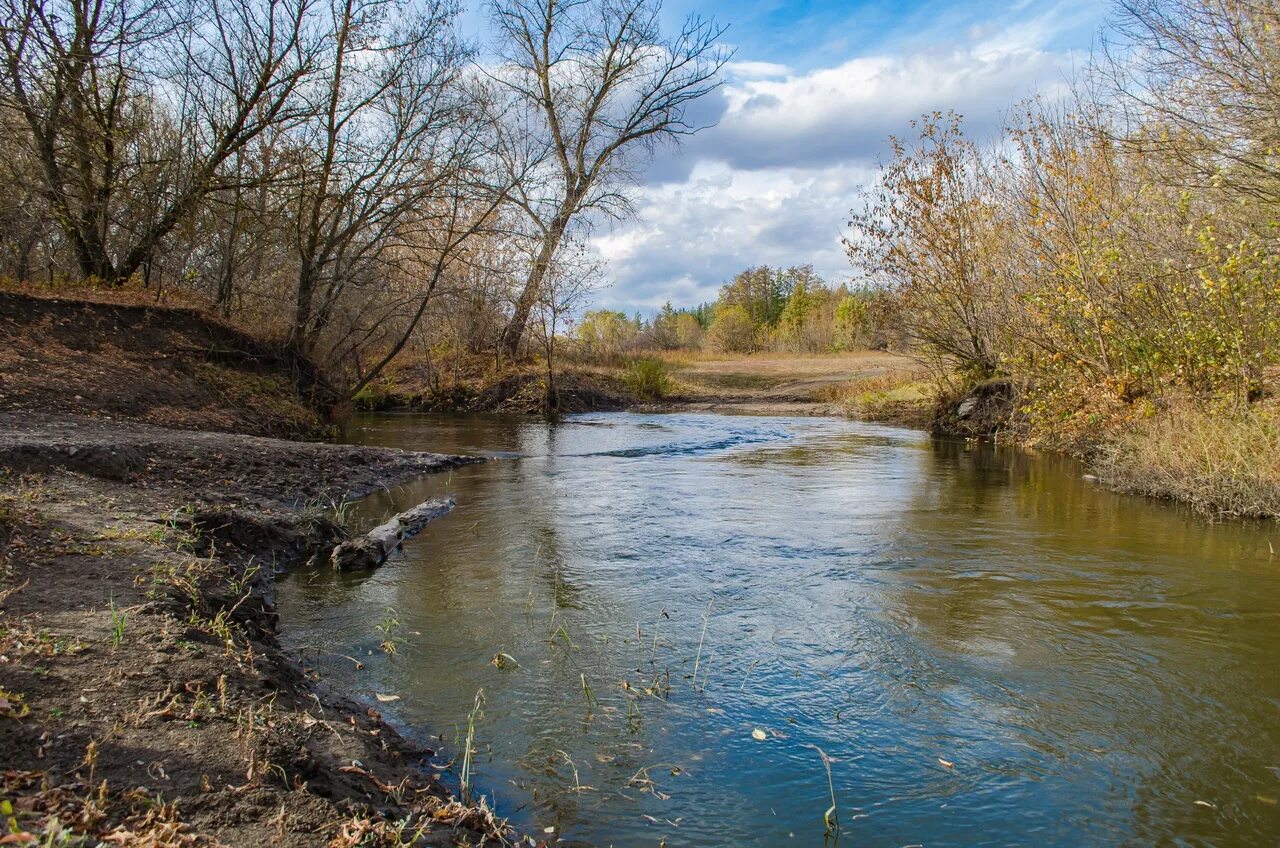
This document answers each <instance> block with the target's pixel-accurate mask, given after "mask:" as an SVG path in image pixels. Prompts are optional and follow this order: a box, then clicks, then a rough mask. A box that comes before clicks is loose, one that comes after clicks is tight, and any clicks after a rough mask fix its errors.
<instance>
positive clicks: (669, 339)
mask: <svg viewBox="0 0 1280 848" xmlns="http://www.w3.org/2000/svg"><path fill="white" fill-rule="evenodd" d="M881 295H882V293H881V292H879V291H878V290H876V289H874V288H871V287H865V286H864V287H859V288H853V287H851V286H850V284H849V283H848V282H842V283H840V284H838V285H833V284H831V283H828V282H827V281H826V280H824V279H823V278H822V277H821V276H820V275H818V274H817V273H815V272H814V269H813V266H812V265H797V266H792V267H789V268H773V267H770V266H768V265H760V266H756V267H752V268H748V269H746V270H744V271H740V272H739V273H737V274H735V275H734V277H733V279H731V280H730V281H729V282H727V283H725V284H724V285H723V286H721V287H720V291H719V294H718V297H717V298H716V300H714V301H712V302H710V303H702V304H699V305H698V306H695V307H682V308H679V309H677V308H675V307H673V306H672V305H671V304H670V303H667V304H665V305H664V306H663V307H662V309H660V310H659V311H658V312H657V314H655V315H654V316H653V317H652V318H650V319H647V320H646V319H645V318H644V317H642V316H641V315H639V314H637V315H635V316H631V317H628V316H627V315H626V313H624V312H618V311H616V310H610V309H598V310H594V311H591V312H587V313H586V314H585V315H583V317H582V320H581V321H580V322H579V323H578V324H577V326H576V328H575V331H576V336H577V342H578V346H579V348H578V352H579V353H580V354H582V355H585V356H587V357H588V358H593V359H603V360H617V359H621V358H625V357H626V356H628V355H632V354H635V353H638V352H640V351H654V350H682V351H688V352H694V351H711V352H714V353H730V354H740V353H754V352H759V351H772V352H787V353H839V352H842V351H850V350H860V349H866V348H872V347H875V348H884V347H886V346H888V345H889V344H890V343H891V341H892V339H893V333H892V332H891V328H890V327H888V326H887V325H885V324H883V323H882V320H881V319H882V317H883V315H884V310H883V309H882V308H881V303H882V300H883V298H882V296H881Z"/></svg>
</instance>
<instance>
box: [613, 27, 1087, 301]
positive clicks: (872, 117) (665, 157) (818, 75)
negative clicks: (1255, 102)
mask: <svg viewBox="0 0 1280 848" xmlns="http://www.w3.org/2000/svg"><path fill="white" fill-rule="evenodd" d="M1055 15H1060V13H1059V12H1058V10H1057V9H1055V10H1052V12H1051V14H1049V15H1042V16H1040V17H1037V18H1033V19H1031V20H1028V21H1021V22H1017V23H1012V24H1010V25H1008V26H1006V27H1000V26H997V25H995V24H991V23H987V24H985V25H983V26H981V27H970V28H969V29H967V30H965V31H964V32H963V33H962V34H961V36H960V37H958V38H953V39H950V40H948V41H946V42H945V43H933V44H929V45H926V46H917V47H915V48H913V49H904V50H900V51H879V52H877V53H875V54H872V55H861V56H856V57H853V58H851V59H848V60H847V61H844V62H842V63H840V64H838V65H835V66H833V67H826V68H817V69H813V70H810V71H806V72H803V73H796V72H794V71H793V70H792V69H791V68H790V67H789V66H787V65H784V64H780V63H777V62H764V61H754V60H751V59H750V58H744V57H743V56H742V53H743V51H742V50H741V49H740V50H739V54H738V56H737V57H735V61H734V62H731V63H730V64H729V65H728V66H727V67H726V69H725V80H726V82H725V84H724V85H723V86H722V87H721V88H720V89H719V90H718V91H717V92H716V93H715V95H713V96H711V97H708V98H706V99H705V100H704V102H702V103H700V104H698V109H699V110H700V111H699V114H698V115H696V116H695V117H696V118H697V119H698V120H701V121H703V122H705V123H714V126H712V127H711V128H710V129H707V130H704V131H703V132H701V133H699V134H698V135H696V136H694V137H693V138H692V139H689V140H688V141H687V142H686V144H685V145H684V147H683V148H682V149H681V150H679V151H664V152H663V153H662V154H660V155H659V157H658V158H657V159H656V160H655V161H654V162H653V163H652V165H651V166H650V167H649V168H648V169H647V171H646V172H645V174H644V178H643V184H642V186H641V187H640V191H639V192H638V196H637V203H636V208H637V215H636V217H635V218H634V219H630V220H628V221H625V222H622V223H620V224H614V225H613V226H611V227H605V228H601V229H600V230H598V231H597V232H595V233H594V235H593V237H592V239H591V243H592V245H593V247H594V249H595V250H596V251H597V252H598V253H599V255H600V256H601V257H602V258H604V259H605V260H607V262H608V276H609V277H611V278H612V279H613V280H614V285H613V286H611V287H610V288H609V289H607V290H605V291H603V292H600V293H599V294H598V295H597V297H596V303H597V304H598V305H607V306H610V307H614V308H621V309H625V310H627V311H635V310H639V311H642V312H649V311H652V310H653V309H656V308H657V307H659V306H660V305H661V304H662V303H664V302H666V301H668V300H670V301H672V302H673V303H676V304H677V305H691V304H694V303H697V302H700V301H703V300H711V299H713V298H714V297H715V294H716V290H717V289H718V287H719V285H720V284H721V283H722V282H724V281H725V280H726V279H728V278H729V277H731V276H732V275H733V274H734V273H735V272H736V271H738V270H740V269H742V268H745V267H748V266H750V265H757V264H766V263H767V264H772V265H792V264H801V263H812V264H813V265H814V266H815V267H816V268H817V269H818V270H819V272H820V273H822V274H823V275H824V276H825V277H827V278H828V279H830V280H840V279H845V278H847V277H848V276H849V271H848V265H847V262H846V260H845V258H844V253H843V250H842V249H841V247H840V235H841V233H842V231H843V228H844V222H845V220H846V219H847V215H848V212H849V210H850V209H851V208H852V207H853V206H854V205H855V204H856V203H857V198H858V191H859V188H860V187H861V186H862V185H864V184H866V183H867V182H868V181H869V180H870V179H871V178H872V177H873V176H874V172H875V167H876V164H877V161H878V159H879V157H881V156H882V155H883V154H884V152H885V150H886V142H887V139H888V137H889V136H891V135H895V134H896V135H905V134H906V133H908V132H909V122H910V121H911V120H912V119H914V118H917V117H919V116H920V115H921V114H922V113H924V112H929V111H934V110H939V111H946V110H948V109H954V110H955V111H957V112H960V113H961V114H963V115H964V116H965V122H966V126H967V128H968V129H969V131H970V132H972V133H973V134H974V135H975V136H976V137H979V138H982V137H992V136H993V135H994V133H995V132H996V131H997V128H998V126H999V122H1000V120H1001V118H1002V117H1003V115H1004V114H1005V113H1006V112H1008V111H1009V109H1010V108H1011V107H1012V106H1013V105H1014V104H1015V103H1016V102H1017V101H1018V100H1019V99H1021V98H1023V97H1025V96H1027V95H1029V94H1031V93H1034V92H1037V91H1038V92H1041V93H1045V92H1048V91H1051V90H1052V89H1054V88H1056V87H1058V86H1061V85H1063V84H1064V83H1065V82H1066V80H1067V79H1068V77H1069V76H1070V74H1071V69H1072V66H1073V65H1074V64H1077V63H1078V57H1077V56H1076V55H1075V54H1073V53H1071V52H1070V51H1068V50H1059V49H1046V48H1045V47H1043V46H1042V45H1043V44H1045V43H1049V42H1051V41H1052V39H1053V36H1054V33H1055V28H1054V26H1053V24H1054V22H1055Z"/></svg>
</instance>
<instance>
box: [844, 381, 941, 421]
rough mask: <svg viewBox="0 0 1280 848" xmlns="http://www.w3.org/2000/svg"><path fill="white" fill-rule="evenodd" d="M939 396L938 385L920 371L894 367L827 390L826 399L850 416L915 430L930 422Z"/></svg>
mask: <svg viewBox="0 0 1280 848" xmlns="http://www.w3.org/2000/svg"><path fill="white" fill-rule="evenodd" d="M937 395H938V388H937V386H936V385H935V383H934V382H933V381H932V380H930V379H928V378H927V377H926V376H925V374H924V373H923V371H921V370H920V369H918V368H895V369H892V370H887V371H884V372H882V373H879V374H873V375H870V376H866V377H860V378H858V379H855V380H850V381H849V382H847V383H843V384H840V385H836V386H831V387H830V388H829V389H828V390H827V398H828V399H829V400H830V401H832V402H833V403H837V404H839V405H840V406H841V407H842V408H843V409H844V410H845V412H846V413H847V414H848V415H849V416H850V417H853V418H862V419H866V420H869V421H887V422H891V423H894V424H905V425H908V426H913V427H923V426H925V425H927V424H928V423H929V417H930V415H931V414H932V412H933V407H934V403H935V401H936V398H937Z"/></svg>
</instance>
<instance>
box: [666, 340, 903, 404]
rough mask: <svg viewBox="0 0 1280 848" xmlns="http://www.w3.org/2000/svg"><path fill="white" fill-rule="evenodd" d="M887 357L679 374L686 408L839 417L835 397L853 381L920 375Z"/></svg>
mask: <svg viewBox="0 0 1280 848" xmlns="http://www.w3.org/2000/svg"><path fill="white" fill-rule="evenodd" d="M918 367H919V366H918V365H917V363H916V362H915V361H914V360H911V359H909V358H907V357H905V356H899V355H897V354H893V353H886V352H883V351H858V352H855V353H847V354H818V355H807V356H806V355H787V354H754V355H751V356H740V357H723V358H713V357H708V358H704V359H697V360H693V361H690V362H687V363H684V364H683V365H682V366H681V367H679V368H677V369H676V370H675V372H674V377H675V379H676V380H677V382H678V383H679V398H678V403H679V405H680V406H681V407H682V408H687V409H698V410H705V411H709V412H723V413H741V414H756V415H762V414H767V415H839V414H841V413H842V411H843V410H842V408H841V407H840V406H839V405H838V404H836V403H835V402H834V401H835V397H834V391H833V390H835V389H837V388H839V387H840V386H841V385H843V384H845V383H848V382H850V381H852V380H859V379H866V378H873V377H880V376H882V375H885V374H889V373H891V372H898V371H904V372H911V371H915V370H917V369H918Z"/></svg>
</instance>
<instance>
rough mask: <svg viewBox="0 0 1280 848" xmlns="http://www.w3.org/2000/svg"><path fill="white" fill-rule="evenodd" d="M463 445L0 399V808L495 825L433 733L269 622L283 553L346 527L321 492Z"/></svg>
mask: <svg viewBox="0 0 1280 848" xmlns="http://www.w3.org/2000/svg"><path fill="white" fill-rule="evenodd" d="M468 461H471V460H469V459H467V458H465V457H454V456H441V455H437V454H430V453H418V452H407V451H395V450H386V449H378V448H357V447H348V446H338V445H325V444H307V443H296V442H288V441H282V440H277V439H270V438H258V437H252V436H243V435H234V434H225V433H212V432H184V431H178V430H172V429H166V428H160V427H154V426H149V425H145V424H139V423H136V422H124V421H112V420H103V419H92V418H86V417H80V416H71V415H64V414H39V413H30V412H24V413H4V414H0V467H2V468H4V469H5V471H4V472H3V476H2V477H0V690H2V691H0V761H3V762H4V763H5V770H4V772H3V776H2V778H0V779H2V780H3V787H2V788H0V798H3V800H4V801H5V802H6V806H5V808H4V809H5V815H6V816H7V817H8V818H9V819H10V821H9V823H8V824H9V828H10V829H11V830H13V829H16V832H19V833H26V834H31V835H32V836H33V837H35V838H37V839H39V840H40V841H41V842H43V841H44V840H46V839H48V840H51V841H57V840H58V839H60V838H63V835H64V834H74V835H79V836H87V837H89V838H90V839H92V840H103V841H107V842H112V841H115V842H120V843H122V844H148V845H158V846H159V845H164V846H168V845H218V844H221V845H236V846H240V845H268V844H285V845H291V846H292V845H314V846H355V845H367V844H375V845H381V844H401V843H400V842H399V841H397V840H398V839H399V838H401V837H405V838H406V839H407V838H408V837H410V836H412V835H413V834H414V833H417V832H418V831H421V832H422V840H423V844H438V845H454V844H479V843H481V842H484V841H485V840H489V843H488V844H495V843H500V842H501V840H502V839H503V838H504V832H505V831H504V828H503V827H502V826H501V824H500V823H498V822H496V821H495V820H494V819H493V818H492V816H491V815H490V814H489V813H488V812H487V811H486V810H484V809H482V808H468V807H465V806H463V805H461V804H460V803H458V802H457V801H456V800H454V799H453V798H451V796H450V795H449V793H448V792H447V790H446V789H445V788H444V787H443V786H442V784H441V783H440V782H439V780H438V778H437V777H436V776H435V775H436V773H437V772H438V767H437V766H436V765H434V762H435V761H434V760H433V758H432V755H433V752H432V751H429V750H425V749H422V748H419V747H417V746H415V745H413V744H411V743H409V742H408V741H406V740H405V739H403V738H402V737H401V736H400V735H399V734H397V733H396V732H395V730H394V729H393V728H391V727H389V726H388V725H387V724H386V723H384V722H383V721H382V718H381V715H380V714H379V712H378V710H377V707H376V704H369V703H357V702H354V701H352V700H349V699H348V698H347V697H346V696H345V695H344V694H343V693H339V692H335V691H333V690H330V689H328V688H327V687H326V684H325V681H324V680H323V679H321V678H320V677H319V675H318V674H317V673H316V671H315V670H314V669H312V668H309V667H307V666H305V665H303V664H301V663H299V662H298V661H297V660H295V659H294V658H292V657H290V656H287V655H286V654H285V653H284V652H283V651H282V650H281V648H280V645H279V642H278V641H277V638H276V628H277V624H278V622H277V616H276V613H275V608H274V599H273V598H274V578H275V571H276V570H277V569H287V568H290V567H294V566H297V565H300V564H302V563H304V562H306V561H307V560H308V559H309V558H310V557H312V556H316V555H323V554H324V552H325V551H326V550H327V549H328V547H329V546H331V545H332V544H333V543H334V541H336V539H338V538H339V537H340V536H341V535H342V531H341V529H340V528H338V527H337V526H335V525H334V524H332V523H331V522H330V521H329V520H327V519H326V518H325V517H324V515H325V513H324V510H323V507H324V506H325V505H327V504H330V503H334V502H337V501H340V500H341V499H343V498H345V497H352V496H358V495H360V494H362V493H366V492H369V491H372V490H374V489H376V488H381V487H385V486H391V485H395V484H396V483H397V482H399V481H402V480H406V479H408V478H410V477H414V476H418V475H421V474H424V473H428V472H433V471H441V470H445V469H449V468H453V467H456V466H457V465H459V464H462V463H465V462H468ZM10 809H11V812H10ZM58 844H61V843H58Z"/></svg>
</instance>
